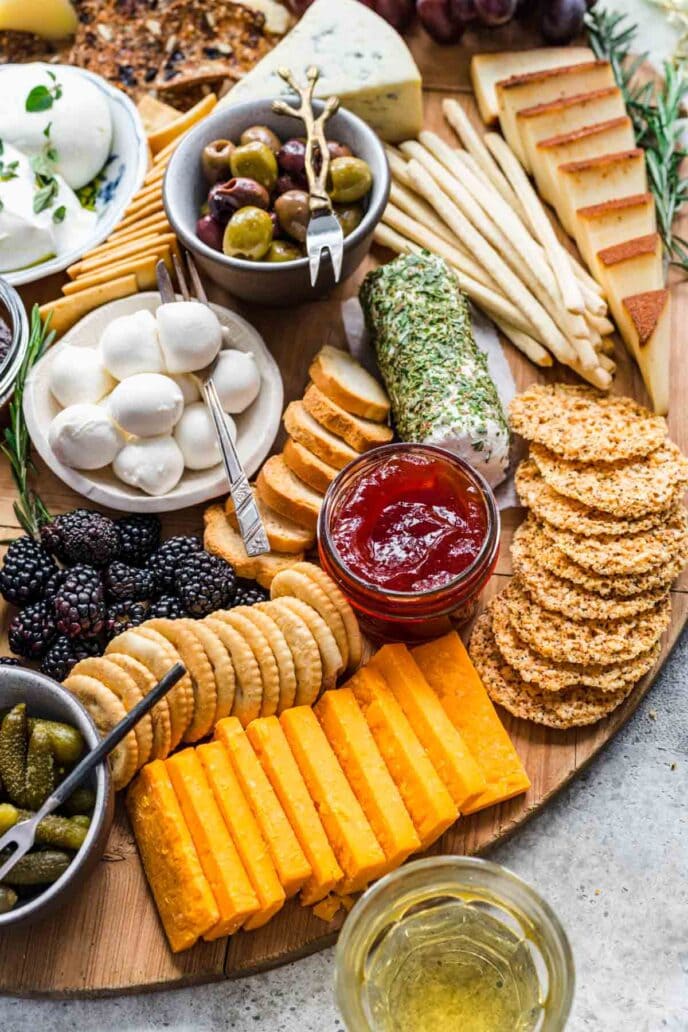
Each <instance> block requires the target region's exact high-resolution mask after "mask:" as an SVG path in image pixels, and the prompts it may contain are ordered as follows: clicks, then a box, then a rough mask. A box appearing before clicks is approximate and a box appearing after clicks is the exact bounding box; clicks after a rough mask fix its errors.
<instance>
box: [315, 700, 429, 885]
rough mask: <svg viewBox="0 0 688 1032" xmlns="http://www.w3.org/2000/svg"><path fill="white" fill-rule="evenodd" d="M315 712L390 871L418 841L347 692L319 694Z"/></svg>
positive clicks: (412, 850) (405, 811)
mask: <svg viewBox="0 0 688 1032" xmlns="http://www.w3.org/2000/svg"><path fill="white" fill-rule="evenodd" d="M315 713H316V716H317V717H318V720H319V721H320V724H321V726H322V729H323V731H324V732H325V735H326V736H327V740H328V742H329V743H330V745H331V746H332V749H333V750H334V752H335V755H336V757H337V759H338V760H339V762H340V764H341V766H342V770H343V771H344V773H345V775H346V778H347V780H348V782H349V784H350V785H351V787H352V789H353V792H354V795H355V796H356V798H357V799H358V801H359V803H360V804H361V806H362V808H363V812H364V814H365V815H366V817H367V818H368V820H369V822H370V826H371V828H372V829H373V831H374V833H375V837H376V838H377V840H378V842H379V843H380V845H381V846H382V849H383V852H384V854H385V857H386V858H387V865H388V868H389V870H393V869H394V868H395V867H398V866H399V864H402V863H403V862H404V860H405V859H406V857H407V856H409V854H410V853H414V852H415V851H416V850H417V849H420V839H419V838H418V834H417V832H416V829H415V828H414V826H413V821H412V820H411V818H410V816H409V812H408V810H407V809H406V807H405V806H404V801H403V799H402V798H401V795H400V794H399V789H398V788H397V786H396V785H395V784H394V781H393V780H392V778H391V776H390V773H389V771H388V770H387V767H386V765H385V761H384V760H383V759H382V756H381V755H380V750H379V749H378V747H377V746H376V744H375V739H374V738H373V736H372V734H371V731H370V728H369V727H368V725H367V723H366V719H365V717H364V716H363V714H362V712H361V709H360V707H359V705H358V703H357V702H356V699H355V697H354V694H353V692H351V691H349V690H348V689H347V688H339V689H337V690H335V691H331V692H325V694H324V695H323V696H322V698H321V699H320V701H319V702H318V704H317V705H316V707H315Z"/></svg>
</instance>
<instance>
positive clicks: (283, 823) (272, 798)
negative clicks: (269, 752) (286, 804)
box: [215, 717, 312, 898]
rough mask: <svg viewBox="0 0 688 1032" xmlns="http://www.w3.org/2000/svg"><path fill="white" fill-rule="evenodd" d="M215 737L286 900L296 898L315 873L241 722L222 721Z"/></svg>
mask: <svg viewBox="0 0 688 1032" xmlns="http://www.w3.org/2000/svg"><path fill="white" fill-rule="evenodd" d="M215 737H216V738H217V739H218V740H219V741H220V742H222V744H223V745H224V747H225V748H226V749H227V752H228V754H229V758H230V760H231V763H232V766H233V767H234V773H235V774H236V776H237V778H238V779H239V784H240V785H241V788H242V790H243V793H244V795H245V796H246V799H247V800H248V804H249V806H250V807H251V810H252V811H253V816H254V817H255V818H256V820H257V821H258V827H259V828H260V830H261V832H262V833H263V838H264V839H265V841H266V843H267V846H268V849H269V850H270V856H271V857H272V862H273V863H274V865H275V870H276V871H277V875H278V877H279V880H280V881H281V883H282V888H283V889H284V891H285V893H286V895H287V898H288V897H290V896H293V895H294V894H295V893H297V892H298V891H299V889H300V888H301V887H302V885H303V884H304V882H305V881H306V879H307V878H309V877H310V875H311V873H312V872H311V865H310V864H309V863H308V860H307V859H306V857H305V855H304V852H303V850H302V849H301V846H300V845H299V842H298V839H297V838H296V835H295V834H294V831H293V829H292V826H291V824H290V823H289V821H288V820H287V815H286V814H285V812H284V810H283V809H282V806H281V804H280V801H279V799H278V798H277V796H276V795H275V791H274V789H273V787H272V785H271V784H270V782H269V781H268V778H267V775H266V773H265V771H264V770H263V768H262V767H261V765H260V763H259V762H258V757H257V756H256V754H255V753H254V751H253V748H252V747H251V743H250V742H249V740H248V738H247V737H246V732H245V731H244V729H243V727H242V726H241V723H240V722H239V719H238V718H237V717H225V718H224V720H220V721H219V723H218V724H216V726H215Z"/></svg>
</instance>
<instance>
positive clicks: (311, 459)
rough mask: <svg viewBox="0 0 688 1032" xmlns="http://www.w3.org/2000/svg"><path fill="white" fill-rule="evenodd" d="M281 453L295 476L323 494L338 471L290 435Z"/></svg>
mask: <svg viewBox="0 0 688 1032" xmlns="http://www.w3.org/2000/svg"><path fill="white" fill-rule="evenodd" d="M282 455H283V457H284V461H285V462H286V464H287V466H289V469H290V470H291V471H292V473H296V475H297V477H299V478H300V479H301V480H303V482H304V483H305V484H308V486H309V487H312V488H313V490H314V491H318V492H319V493H320V494H325V492H326V491H327V489H328V487H329V486H330V484H331V483H332V481H333V480H334V478H335V477H336V476H337V472H338V471H337V470H336V469H335V468H334V466H330V465H328V463H327V462H323V460H322V459H319V458H318V456H317V455H314V454H313V452H311V451H309V450H308V448H304V446H303V445H302V444H299V442H298V441H293V440H292V439H291V437H287V440H286V442H285V445H284V451H283V452H282Z"/></svg>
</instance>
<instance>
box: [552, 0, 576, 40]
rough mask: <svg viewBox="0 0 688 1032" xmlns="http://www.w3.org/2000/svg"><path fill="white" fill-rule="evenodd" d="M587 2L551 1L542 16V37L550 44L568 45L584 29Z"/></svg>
mask: <svg viewBox="0 0 688 1032" xmlns="http://www.w3.org/2000/svg"><path fill="white" fill-rule="evenodd" d="M584 15H585V0H551V3H550V4H549V5H548V6H547V7H546V8H545V10H544V12H543V15H542V23H541V29H542V35H543V36H544V37H545V39H546V40H547V41H548V43H568V42H569V40H571V39H573V37H574V36H575V35H577V33H579V32H580V30H581V29H582V28H583V16H584Z"/></svg>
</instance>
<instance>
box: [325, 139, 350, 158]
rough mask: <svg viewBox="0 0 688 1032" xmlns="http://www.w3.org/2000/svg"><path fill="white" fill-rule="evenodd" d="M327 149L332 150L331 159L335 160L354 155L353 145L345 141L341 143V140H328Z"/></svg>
mask: <svg viewBox="0 0 688 1032" xmlns="http://www.w3.org/2000/svg"><path fill="white" fill-rule="evenodd" d="M327 149H328V151H329V152H330V161H334V159H335V158H350V157H352V150H351V147H347V145H346V144H345V143H340V142H339V140H328V141H327Z"/></svg>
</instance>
